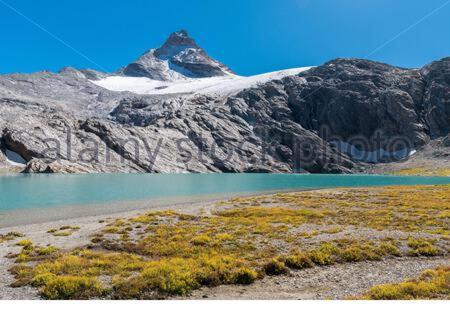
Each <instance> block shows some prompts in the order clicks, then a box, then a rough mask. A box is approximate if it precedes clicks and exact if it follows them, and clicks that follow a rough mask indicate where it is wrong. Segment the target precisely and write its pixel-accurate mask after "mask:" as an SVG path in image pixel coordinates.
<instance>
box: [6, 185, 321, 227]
mask: <svg viewBox="0 0 450 320" xmlns="http://www.w3.org/2000/svg"><path fill="white" fill-rule="evenodd" d="M318 189H326V188H298V189H288V190H285V189H283V190H267V191H254V192H234V193H224V194H208V195H202V196H177V197H162V198H157V199H148V200H130V201H116V202H111V203H94V204H84V205H72V206H57V207H50V208H35V209H23V210H10V211H2V212H0V233H2V232H3V229H8V228H14V227H21V226H31V225H35V224H46V223H58V222H63V221H77V220H78V219H81V220H82V219H86V218H92V217H94V218H104V217H108V216H123V215H126V216H129V215H132V214H139V213H142V212H143V211H148V210H165V209H168V208H177V209H178V210H181V211H182V210H183V208H184V207H187V208H190V207H192V206H195V207H197V206H201V205H204V204H208V203H210V202H218V201H224V200H229V199H232V198H236V197H251V196H258V195H271V194H277V193H281V192H282V193H291V192H301V191H312V190H318Z"/></svg>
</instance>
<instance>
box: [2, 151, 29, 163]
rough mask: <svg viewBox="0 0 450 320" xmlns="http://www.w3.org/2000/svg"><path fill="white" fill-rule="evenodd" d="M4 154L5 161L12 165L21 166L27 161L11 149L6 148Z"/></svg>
mask: <svg viewBox="0 0 450 320" xmlns="http://www.w3.org/2000/svg"><path fill="white" fill-rule="evenodd" d="M5 156H6V161H8V163H9V164H10V165H12V166H17V167H23V166H24V165H26V164H27V161H26V160H25V159H24V158H22V157H21V156H20V155H19V154H18V153H16V152H14V151H12V150H9V149H6V152H5Z"/></svg>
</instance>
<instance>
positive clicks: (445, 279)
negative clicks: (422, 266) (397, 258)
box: [362, 267, 450, 300]
mask: <svg viewBox="0 0 450 320" xmlns="http://www.w3.org/2000/svg"><path fill="white" fill-rule="evenodd" d="M362 298H363V299H371V300H412V299H447V300H448V299H450V267H440V268H437V269H435V270H426V271H425V272H423V273H422V275H421V276H420V277H419V278H418V279H411V280H407V281H405V282H401V283H395V284H383V285H378V286H375V287H372V288H370V290H369V291H368V292H367V293H366V294H365V295H364V296H363V297H362Z"/></svg>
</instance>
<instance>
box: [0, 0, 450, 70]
mask: <svg viewBox="0 0 450 320" xmlns="http://www.w3.org/2000/svg"><path fill="white" fill-rule="evenodd" d="M4 3H7V4H9V5H10V6H12V7H14V9H15V10H17V12H15V11H14V10H11V9H10V8H8V7H7V6H5V5H4ZM445 3H447V4H446V5H445V6H443V7H442V8H441V9H439V10H436V8H438V7H440V6H442V5H444V4H445ZM433 10H435V11H434V12H433ZM18 12H20V14H18ZM430 13H432V14H431V15H430V16H428V17H427V15H429V14H430ZM25 17H27V18H28V19H30V20H32V21H33V22H35V23H36V24H38V25H40V26H41V27H42V28H44V29H45V30H47V31H48V32H50V33H51V34H53V35H54V36H56V37H58V38H59V39H61V40H62V41H63V42H65V43H66V44H67V45H68V46H70V47H72V48H73V49H71V48H69V47H68V46H66V45H64V44H62V43H61V42H60V41H58V40H56V39H55V38H54V37H52V36H50V35H49V34H48V33H46V32H44V31H43V30H42V29H40V28H39V27H37V26H36V25H34V24H33V23H31V22H30V21H29V20H27V18H25ZM421 19H422V20H421ZM408 28H409V29H408ZM179 29H187V30H188V31H189V33H190V34H191V36H193V37H194V38H195V39H196V40H197V42H198V43H199V44H200V45H201V46H203V47H204V48H205V49H206V50H207V52H208V53H209V54H210V55H211V56H213V57H214V58H216V59H218V60H220V61H222V62H223V63H225V64H227V65H228V66H230V67H231V68H232V69H233V70H234V71H235V72H237V73H239V74H242V75H251V74H257V73H262V72H268V71H273V70H280V69H286V68H291V67H300V66H308V65H319V64H322V63H324V62H326V61H328V60H330V59H333V58H336V57H361V58H369V59H372V60H378V61H383V62H387V63H391V64H394V65H398V66H403V67H419V66H422V65H424V64H426V63H428V62H430V61H432V60H436V59H440V58H442V57H445V56H450V36H449V31H450V0H427V1H423V0H395V1H393V0H227V1H212V0H211V1H207V0H195V1H189V0H171V1H161V0H160V1H149V0H147V1H144V0H127V1H119V0H111V1H94V0H90V1H88V0H77V1H74V0H70V1H69V0H53V1H51V0H39V1H36V0H0V39H1V46H0V48H1V50H0V73H11V72H32V71H39V70H51V71H57V70H59V69H60V68H62V67H64V66H68V65H70V66H74V67H79V68H95V69H100V68H102V69H104V70H106V71H113V70H116V69H118V68H119V67H121V66H123V65H125V64H127V63H128V62H131V61H132V60H134V59H135V58H137V57H138V56H139V55H140V54H142V53H143V52H144V51H146V50H147V49H149V48H152V47H158V46H159V45H160V44H161V43H162V42H163V41H164V40H165V38H166V37H167V36H168V35H169V34H170V33H171V32H172V31H175V30H179ZM394 38H395V39H394ZM393 39H394V40H393ZM391 40H392V41H391ZM377 48H379V50H376V51H375V52H374V50H375V49H377Z"/></svg>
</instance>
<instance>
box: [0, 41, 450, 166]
mask: <svg viewBox="0 0 450 320" xmlns="http://www.w3.org/2000/svg"><path fill="white" fill-rule="evenodd" d="M183 41H184V40H183ZM172 53H173V52H172ZM158 54H161V55H162V53H161V52H159V53H158ZM194 62H195V61H194ZM211 63H212V62H211ZM214 63H215V62H214ZM214 63H212V65H215V64H214ZM193 70H194V69H193ZM223 70H224V69H223ZM103 76H106V75H104V74H102V73H96V72H95V71H93V70H88V71H86V70H85V71H77V70H75V69H72V68H66V69H65V70H62V71H61V73H60V74H53V73H39V74H33V75H5V76H0V149H2V150H3V151H4V150H5V149H8V150H11V151H14V152H15V153H17V154H19V155H20V156H21V157H22V158H24V159H25V160H26V161H27V162H28V166H27V169H26V170H28V171H30V172H311V173H351V172H359V171H361V170H363V169H364V166H365V164H364V159H363V160H361V159H360V158H357V157H356V155H355V150H353V151H352V152H351V154H348V152H346V151H348V150H343V149H342V146H344V147H345V146H351V147H354V146H356V147H357V148H358V149H357V150H356V151H357V152H356V153H359V152H370V153H371V156H370V159H371V160H370V161H393V160H398V159H392V158H390V157H389V156H386V154H390V153H395V154H402V155H404V150H406V151H405V152H409V151H410V150H414V149H417V150H418V151H419V152H420V150H421V149H423V148H424V146H427V145H429V144H430V143H431V142H432V141H435V140H439V141H442V142H441V144H440V145H443V146H445V145H447V144H448V141H447V140H448V139H449V138H448V137H447V135H448V134H449V132H450V131H449V129H450V96H449V95H450V90H449V88H450V80H449V79H450V59H449V58H446V59H443V60H440V61H436V62H433V63H431V64H429V65H427V66H425V67H424V68H422V69H402V68H397V67H393V66H389V65H386V64H382V63H377V62H372V61H367V60H361V59H336V60H333V61H330V62H328V63H326V64H324V65H323V66H320V67H316V68H312V69H310V70H308V71H306V72H303V73H301V74H299V75H297V76H289V77H286V78H283V79H281V80H275V81H270V82H267V83H265V84H261V85H259V86H257V87H253V88H249V89H245V90H243V91H241V92H239V93H238V94H235V95H232V96H220V95H198V94H185V95H160V96H155V95H154V96H148V95H138V94H133V93H130V92H122V93H120V92H112V91H108V90H106V89H103V88H100V87H98V86H96V85H94V84H93V83H92V82H90V81H89V78H98V77H103ZM199 76H200V74H199ZM332 141H334V142H336V141H339V142H340V143H338V144H336V143H330V142H332ZM399 141H400V142H399ZM430 141H431V142H430ZM378 150H382V156H380V157H374V156H373V154H372V153H375V152H377V151H378ZM3 153H4V152H2V154H3ZM428 154H429V153H427V155H428ZM441 154H442V152H441ZM406 156H407V154H406ZM2 159H3V160H2ZM374 159H375V160H374ZM0 161H3V162H5V161H4V155H2V156H0ZM370 161H369V162H370Z"/></svg>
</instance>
